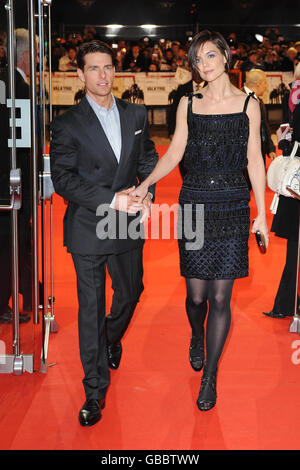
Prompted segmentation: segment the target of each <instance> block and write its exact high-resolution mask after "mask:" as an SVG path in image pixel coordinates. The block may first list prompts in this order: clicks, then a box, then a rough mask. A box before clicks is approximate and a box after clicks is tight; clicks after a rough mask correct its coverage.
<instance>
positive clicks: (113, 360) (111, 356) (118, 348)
mask: <svg viewBox="0 0 300 470" xmlns="http://www.w3.org/2000/svg"><path fill="white" fill-rule="evenodd" d="M121 356H122V344H121V343H115V344H109V345H108V346H107V359H108V367H110V369H117V368H118V367H119V364H120V360H121Z"/></svg>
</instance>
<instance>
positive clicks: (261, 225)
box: [251, 216, 269, 248]
mask: <svg viewBox="0 0 300 470" xmlns="http://www.w3.org/2000/svg"><path fill="white" fill-rule="evenodd" d="M251 232H252V233H255V232H260V233H261V235H262V236H263V237H264V239H265V242H266V248H268V245H269V231H268V226H267V223H266V219H265V218H264V217H259V216H258V217H257V218H256V219H254V221H253V225H252V229H251Z"/></svg>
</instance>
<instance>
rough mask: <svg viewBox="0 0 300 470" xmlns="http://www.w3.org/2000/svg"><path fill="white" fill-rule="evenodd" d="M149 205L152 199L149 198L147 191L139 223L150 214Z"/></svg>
mask: <svg viewBox="0 0 300 470" xmlns="http://www.w3.org/2000/svg"><path fill="white" fill-rule="evenodd" d="M151 205H152V199H151V196H150V194H149V193H148V194H147V196H146V197H145V199H144V200H143V215H142V218H141V220H140V223H141V224H142V223H143V222H145V220H147V219H149V217H150V215H151Z"/></svg>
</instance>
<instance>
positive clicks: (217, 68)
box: [195, 41, 226, 82]
mask: <svg viewBox="0 0 300 470" xmlns="http://www.w3.org/2000/svg"><path fill="white" fill-rule="evenodd" d="M195 62H196V66H197V68H198V71H199V74H200V75H201V78H202V79H203V80H205V81H207V82H211V81H214V80H216V78H218V77H220V76H221V75H222V74H223V73H224V72H225V64H226V58H225V56H224V55H223V54H222V52H221V51H220V49H218V47H217V46H216V45H215V44H214V43H213V42H211V41H207V42H205V43H204V44H201V46H200V48H199V49H198V52H197V55H196V58H195Z"/></svg>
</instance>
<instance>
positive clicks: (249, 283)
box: [0, 148, 300, 450]
mask: <svg viewBox="0 0 300 470" xmlns="http://www.w3.org/2000/svg"><path fill="white" fill-rule="evenodd" d="M159 150H160V152H162V151H163V150H164V149H163V148H160V149H159ZM179 188H180V176H179V172H177V171H174V172H173V173H172V174H171V175H169V176H168V177H167V178H165V179H164V180H163V181H161V182H160V183H159V184H158V186H157V196H156V202H157V203H163V202H168V203H171V204H173V203H175V202H177V196H178V192H179ZM271 198H272V194H271V192H270V191H267V212H268V222H269V226H270V223H271V219H272V216H271V214H270V213H269V206H270V202H271ZM64 209H65V205H64V202H63V200H62V199H61V198H60V197H58V196H56V195H55V196H54V240H55V244H54V246H55V253H54V265H55V276H54V278H55V289H54V295H55V299H56V301H55V315H56V319H57V322H58V325H59V331H58V333H57V334H51V338H50V344H49V357H48V363H53V362H55V363H56V365H54V366H53V367H49V368H48V372H47V373H46V374H42V373H40V372H39V371H38V372H36V373H34V374H27V373H24V374H23V375H21V376H14V375H5V374H2V375H1V376H0V381H1V392H0V432H1V443H0V448H1V449H6V450H16V449H20V450H21V449H25V450H30V449H46V450H54V449H57V450H82V449H91V450H101V449H110V450H115V449H122V450H138V449H145V450H154V449H160V450H167V449H173V450H183V449H186V450H201V449H205V450H209V449H216V450H217V449H220V450H221V449H227V450H232V449H245V450H246V449H255V450H264V449H270V450H271V449H299V447H300V444H299V433H298V424H299V422H300V406H299V404H300V398H299V397H300V384H299V367H300V365H297V361H294V362H296V363H293V361H292V354H293V353H294V354H295V349H293V347H294V346H296V347H298V349H299V348H300V341H299V340H300V338H299V336H298V335H295V334H291V333H289V324H290V321H291V319H283V320H276V319H271V318H267V317H265V316H264V315H262V313H261V312H262V310H265V309H270V308H271V307H272V305H273V299H274V296H275V293H276V290H277V287H278V283H279V280H280V276H281V272H282V269H283V264H284V259H285V243H286V242H285V241H284V240H281V239H279V238H276V237H274V235H273V234H272V235H271V242H270V247H269V250H268V253H267V254H266V255H261V254H260V253H259V252H258V249H257V248H256V246H255V241H254V237H253V235H252V236H250V276H249V277H248V278H245V279H240V280H237V281H236V283H235V287H234V293H233V299H232V327H231V332H230V335H229V338H228V340H227V343H226V347H225V350H224V353H223V355H222V359H221V362H220V371H219V376H218V401H217V405H216V407H215V408H214V409H213V410H211V411H209V412H206V413H202V412H200V411H198V409H197V407H196V399H197V395H198V392H199V385H200V378H201V373H196V372H194V371H193V370H192V369H191V367H190V365H189V362H188V347H189V340H190V328H189V325H188V322H187V317H186V314H185V310H184V302H185V285H184V280H183V279H182V278H181V277H180V275H179V264H178V251H177V241H176V240H148V241H147V242H146V246H145V256H144V266H145V277H144V283H145V291H144V293H143V295H142V298H141V301H140V303H139V306H138V308H137V310H136V314H135V316H134V319H133V321H132V324H131V326H130V329H129V331H128V332H127V334H126V336H125V338H124V341H123V350H124V352H123V357H122V361H121V365H120V369H119V370H117V371H113V372H112V373H111V386H110V389H109V393H108V396H107V404H106V408H105V410H104V413H103V419H102V421H100V423H98V424H97V425H95V426H93V427H92V428H82V427H81V426H80V425H79V423H78V419H77V415H78V411H79V409H80V407H81V406H82V404H83V401H84V394H83V387H82V384H81V380H82V369H81V364H80V360H79V354H78V343H77V297H76V286H75V275H74V269H73V265H72V261H71V257H70V255H68V254H67V253H66V251H65V249H64V248H63V247H62V217H63V212H64ZM251 210H252V217H254V216H255V214H254V211H253V202H251ZM107 293H108V296H109V298H110V296H111V291H110V285H109V283H108V287H107ZM108 308H109V302H108ZM24 327H25V325H21V332H22V328H24ZM4 328H8V327H7V326H1V332H2V334H3V333H4ZM295 341H296V342H297V341H298V342H299V343H294V342H295ZM297 357H298V356H297V354H296V358H297Z"/></svg>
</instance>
